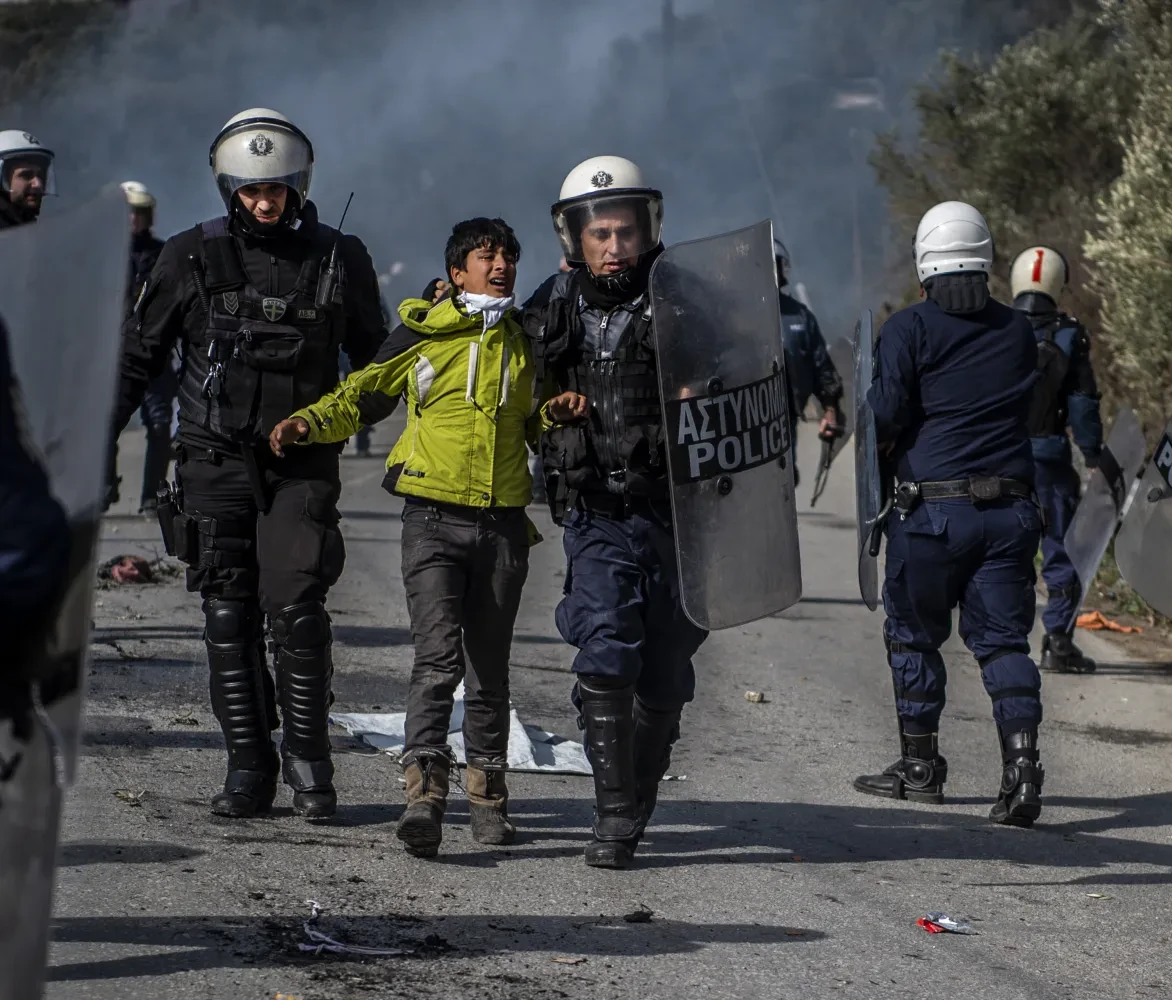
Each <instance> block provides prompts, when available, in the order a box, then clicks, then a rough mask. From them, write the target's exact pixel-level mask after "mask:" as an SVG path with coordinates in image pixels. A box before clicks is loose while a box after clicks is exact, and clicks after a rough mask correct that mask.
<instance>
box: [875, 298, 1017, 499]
mask: <svg viewBox="0 0 1172 1000" xmlns="http://www.w3.org/2000/svg"><path fill="white" fill-rule="evenodd" d="M875 353H876V376H875V380H874V382H873V383H872V384H871V388H870V389H869V390H868V392H867V401H868V402H869V403H870V404H871V409H872V410H873V411H874V413H875V427H876V432H877V436H878V440H879V443H880V445H883V444H885V443H890V442H894V443H895V449H894V452H893V454H892V458H893V460H894V462H895V471H896V475H897V476H898V477H899V479H900V480H901V481H915V482H938V481H940V480H948V479H964V478H965V477H967V476H1002V477H1004V478H1007V479H1017V480H1019V481H1021V482H1024V483H1030V484H1032V483H1033V481H1034V456H1033V452H1032V450H1031V448H1030V437H1029V427H1028V418H1029V410H1030V398H1031V396H1032V394H1033V388H1034V383H1035V382H1036V381H1037V378H1038V375H1037V367H1038V345H1037V341H1036V340H1035V339H1034V331H1033V329H1032V328H1031V327H1030V324H1029V321H1028V320H1027V319H1026V318H1025V316H1024V315H1022V314H1021V313H1020V312H1018V311H1016V310H1015V309H1012V308H1010V307H1009V306H1006V305H1002V304H1001V303H1000V302H997V301H996V300H995V299H990V300H989V301H988V303H987V304H986V305H985V307H984V308H983V309H981V310H980V311H979V312H975V313H968V314H966V315H963V316H958V315H950V314H949V313H946V312H944V310H943V309H941V308H940V307H939V306H938V305H937V304H936V303H935V302H933V301H931V300H928V301H926V302H920V303H917V304H916V305H914V306H909V307H908V308H907V309H901V310H900V311H899V312H897V313H896V314H895V315H894V316H892V317H891V318H890V319H889V320H888V321H887V322H886V323H884V324H883V328H882V329H881V330H880V331H879V341H878V343H877V344H876V347H875Z"/></svg>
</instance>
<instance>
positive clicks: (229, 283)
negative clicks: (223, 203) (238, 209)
mask: <svg viewBox="0 0 1172 1000" xmlns="http://www.w3.org/2000/svg"><path fill="white" fill-rule="evenodd" d="M199 231H200V244H201V253H202V256H203V267H204V282H205V283H206V285H207V290H208V294H210V295H215V294H216V293H217V292H225V291H231V290H232V289H236V288H243V287H244V286H245V285H247V284H248V275H247V274H246V273H245V271H244V262H243V261H241V259H240V250H239V248H238V247H237V246H236V240H235V239H234V238H233V236H232V234H231V233H230V232H229V231H228V219H227V217H226V216H224V217H221V218H219V219H211V220H210V221H208V222H202V223H200V226H199Z"/></svg>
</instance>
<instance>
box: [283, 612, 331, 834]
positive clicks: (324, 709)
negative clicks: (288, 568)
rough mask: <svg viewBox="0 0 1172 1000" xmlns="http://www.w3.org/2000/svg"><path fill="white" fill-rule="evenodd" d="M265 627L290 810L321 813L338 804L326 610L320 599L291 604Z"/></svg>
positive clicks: (308, 814) (328, 812)
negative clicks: (273, 652) (280, 720)
mask: <svg viewBox="0 0 1172 1000" xmlns="http://www.w3.org/2000/svg"><path fill="white" fill-rule="evenodd" d="M269 632H270V634H271V635H272V638H273V644H274V646H275V648H276V668H277V698H278V700H279V701H280V704H281V714H282V716H283V717H284V718H283V721H284V726H285V739H284V742H283V744H282V747H281V757H282V760H283V767H282V773H283V774H284V777H285V783H286V784H287V785H289V786H290V787H291V788H292V789H293V811H294V812H296V813H297V814H298V815H299V816H304V817H306V818H307V819H326V818H327V817H329V816H333V815H334V812H335V810H336V809H337V805H338V796H337V793H336V792H335V791H334V785H333V778H334V764H333V761H331V760H330V731H329V725H330V704H331V702H332V701H333V697H332V695H331V693H330V682H331V680H332V678H333V661H332V660H331V658H330V640H331V633H330V616H329V615H328V614H326V609H325V606H324V605H323V604H322V603H321V602H320V601H307V602H305V603H303V604H294V605H293V606H292V607H289V608H285V609H284V610H283V611H281V612H280V613H279V614H277V615H276V616H275V617H273V618H272V619H271V620H270V622H269Z"/></svg>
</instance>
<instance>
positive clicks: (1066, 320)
mask: <svg viewBox="0 0 1172 1000" xmlns="http://www.w3.org/2000/svg"><path fill="white" fill-rule="evenodd" d="M1069 280H1070V269H1069V266H1068V265H1067V263H1066V258H1065V257H1063V256H1062V254H1061V253H1059V252H1058V251H1057V250H1055V249H1054V248H1053V247H1047V246H1036V247H1030V248H1028V249H1027V250H1023V251H1022V252H1021V253H1020V254H1018V255H1017V257H1016V259H1015V260H1014V262H1013V268H1012V269H1011V271H1010V284H1011V285H1012V288H1013V307H1014V308H1015V309H1020V310H1021V311H1022V312H1023V313H1025V315H1026V318H1027V319H1028V320H1029V321H1030V325H1031V326H1032V327H1033V328H1034V336H1036V337H1037V339H1038V371H1039V379H1038V387H1037V390H1036V393H1035V396H1034V406H1033V410H1032V412H1031V414H1030V434H1031V435H1033V447H1034V462H1035V471H1036V475H1037V488H1038V500H1039V501H1040V502H1041V504H1042V507H1043V508H1044V509H1045V511H1046V524H1045V529H1044V533H1043V535H1042V579H1043V580H1045V582H1046V592H1047V594H1048V595H1049V600H1048V601H1047V602H1046V609H1045V610H1044V611H1043V612H1042V624H1043V625H1044V626H1045V628H1046V638H1045V639H1044V640H1043V641H1042V660H1041V668H1042V669H1043V670H1050V671H1054V672H1056V673H1090V672H1091V671H1093V670H1094V669H1095V661H1094V660H1092V659H1091V658H1090V657H1089V656H1086V655H1084V654H1083V652H1082V650H1080V649H1079V648H1078V647H1077V646H1076V645H1075V644H1074V640H1073V638H1072V636H1073V633H1074V619H1075V617H1076V614H1077V612H1078V607H1079V605H1080V604H1081V602H1082V597H1083V594H1082V585H1081V582H1080V581H1079V578H1078V574H1077V573H1076V572H1075V568H1074V566H1073V565H1072V564H1071V561H1070V559H1069V557H1068V556H1067V554H1066V549H1065V547H1064V545H1063V538H1064V536H1065V535H1066V529H1067V528H1068V527H1070V521H1071V519H1072V518H1073V517H1074V511H1075V508H1076V507H1077V506H1078V494H1079V479H1078V473H1077V472H1076V471H1075V468H1074V464H1073V462H1072V458H1071V450H1070V435H1068V434H1067V428H1068V427H1069V428H1070V430H1071V432H1072V434H1073V436H1074V441H1075V444H1077V445H1078V447H1079V450H1080V451H1081V452H1082V455H1083V459H1084V460H1085V461H1086V464H1087V467H1088V468H1092V469H1093V468H1094V467H1095V466H1097V465H1098V464H1099V456H1100V454H1101V453H1102V451H1103V421H1102V418H1101V417H1100V415H1099V390H1098V386H1097V385H1096V384H1095V373H1094V370H1093V369H1092V367H1091V343H1090V338H1089V337H1088V336H1087V331H1086V329H1085V328H1084V327H1083V326H1082V324H1081V323H1079V321H1078V320H1076V319H1074V318H1073V317H1071V316H1067V315H1066V314H1065V313H1063V312H1060V311H1059V309H1058V299H1059V297H1060V296H1061V294H1062V289H1063V288H1064V287H1065V286H1066V284H1067V282H1068V281H1069Z"/></svg>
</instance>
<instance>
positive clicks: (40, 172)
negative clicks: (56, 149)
mask: <svg viewBox="0 0 1172 1000" xmlns="http://www.w3.org/2000/svg"><path fill="white" fill-rule="evenodd" d="M33 177H39V178H40V179H41V191H42V193H43V194H53V195H55V194H56V193H57V178H56V174H55V172H54V170H53V154H52V153H50V152H49V151H48V150H46V149H32V150H14V151H12V152H6V153H4V154H3V156H0V191H3V192H4V193H5V194H11V193H12V187H13V179H14V178H16V179H17V180H18V181H25V180H31V179H32V178H33Z"/></svg>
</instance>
